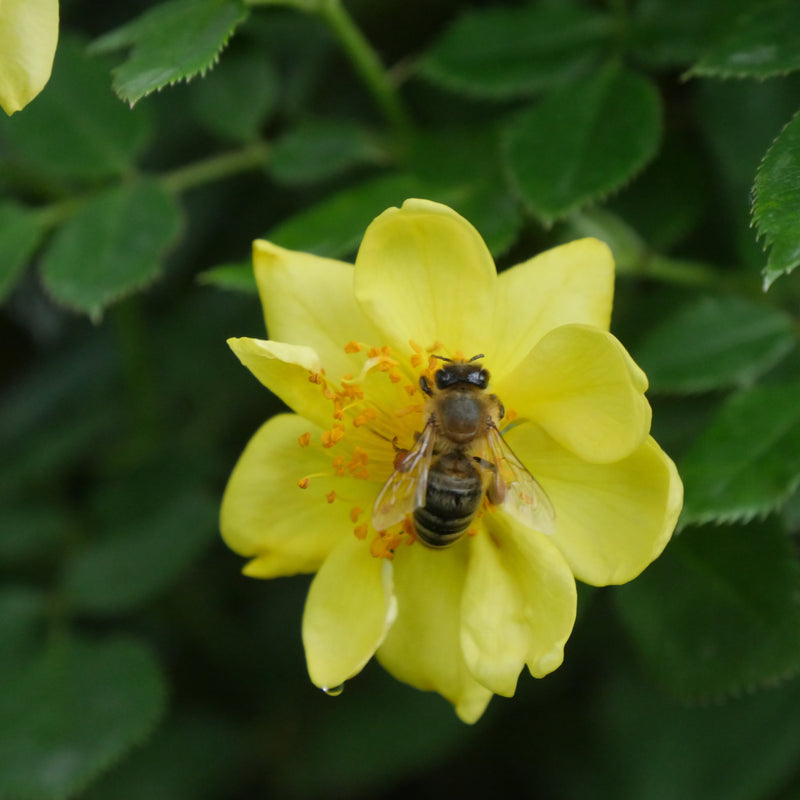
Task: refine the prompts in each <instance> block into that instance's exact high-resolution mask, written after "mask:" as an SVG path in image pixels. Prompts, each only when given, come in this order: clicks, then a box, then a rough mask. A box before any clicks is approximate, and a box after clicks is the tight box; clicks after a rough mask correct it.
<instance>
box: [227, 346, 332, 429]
mask: <svg viewBox="0 0 800 800" xmlns="http://www.w3.org/2000/svg"><path fill="white" fill-rule="evenodd" d="M228 346H229V347H230V348H231V350H233V352H234V353H235V354H236V357H237V358H238V359H239V361H241V362H242V364H244V366H246V367H247V369H249V370H250V372H252V373H253V375H255V376H256V378H258V380H260V381H261V383H263V384H264V386H266V387H267V389H269V390H270V391H271V392H272V393H273V394H275V395H277V396H278V397H280V399H281V400H283V402H284V403H286V405H287V406H289V408H291V409H292V410H293V411H296V412H297V413H298V414H300V416H303V417H306V418H307V419H310V420H312V421H314V422H315V423H316V424H317V425H319V426H320V427H322V428H325V427H328V426H329V425H330V421H331V404H330V401H329V400H326V399H325V397H324V396H323V394H322V390H321V388H320V386H319V385H318V384H316V383H312V382H311V381H309V377H310V374H311V373H319V371H320V370H321V369H322V364H321V363H320V360H319V356H318V355H317V353H316V351H315V350H313V349H312V348H310V347H303V346H301V345H294V344H285V343H283V342H271V341H266V340H263V339H248V338H241V339H228Z"/></svg>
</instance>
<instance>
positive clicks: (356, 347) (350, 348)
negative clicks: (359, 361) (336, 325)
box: [344, 341, 363, 353]
mask: <svg viewBox="0 0 800 800" xmlns="http://www.w3.org/2000/svg"><path fill="white" fill-rule="evenodd" d="M362 348H363V345H361V344H359V343H358V342H355V341H349V342H348V343H347V344H346V345H345V346H344V351H345V353H360V352H361V349H362Z"/></svg>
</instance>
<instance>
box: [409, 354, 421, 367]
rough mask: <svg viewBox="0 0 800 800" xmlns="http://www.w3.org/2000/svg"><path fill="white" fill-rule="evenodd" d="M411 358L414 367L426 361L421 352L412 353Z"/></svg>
mask: <svg viewBox="0 0 800 800" xmlns="http://www.w3.org/2000/svg"><path fill="white" fill-rule="evenodd" d="M410 360H411V366H412V367H418V366H419V365H420V364H422V362H423V361H424V359H423V357H422V356H421V355H420V354H419V353H412V354H411V359H410Z"/></svg>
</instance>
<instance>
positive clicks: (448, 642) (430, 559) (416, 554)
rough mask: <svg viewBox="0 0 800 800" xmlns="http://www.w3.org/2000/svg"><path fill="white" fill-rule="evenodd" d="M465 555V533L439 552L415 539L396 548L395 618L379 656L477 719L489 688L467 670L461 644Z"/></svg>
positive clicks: (467, 719) (469, 718)
mask: <svg viewBox="0 0 800 800" xmlns="http://www.w3.org/2000/svg"><path fill="white" fill-rule="evenodd" d="M466 561H467V542H466V541H465V540H463V539H462V540H461V541H460V542H457V543H456V544H455V545H454V546H453V547H452V548H450V549H449V550H446V551H441V552H434V551H432V550H429V549H427V548H425V547H423V546H422V545H420V544H418V543H416V544H414V545H412V546H411V547H407V546H402V547H400V548H399V549H398V550H397V552H396V553H395V559H394V562H393V564H394V574H395V593H396V595H397V619H396V621H395V623H394V625H393V626H392V629H391V630H390V631H389V634H388V635H387V637H386V641H384V643H383V644H382V645H381V647H380V648H379V650H378V652H377V657H378V660H379V661H380V662H381V664H383V666H384V667H385V668H386V669H387V670H388V671H389V672H390V673H391V674H392V675H394V676H395V677H396V678H397V679H398V680H401V681H404V682H405V683H409V684H411V685H412V686H416V687H417V688H418V689H423V690H427V691H436V692H439V694H441V695H442V696H443V697H445V698H446V699H447V700H449V701H450V702H451V703H452V704H453V705H454V706H455V709H456V713H457V714H458V715H459V717H461V719H462V720H464V721H465V722H475V721H476V720H477V719H478V718H479V717H480V716H481V714H483V712H484V710H485V709H486V706H487V705H488V703H489V700H490V699H491V697H492V693H491V691H490V690H489V689H487V688H486V687H485V686H482V685H481V684H480V683H478V681H476V680H475V678H474V677H473V676H472V675H471V673H470V672H469V669H468V668H467V665H466V663H465V661H464V656H463V654H462V650H461V594H462V591H463V587H464V579H465V575H466Z"/></svg>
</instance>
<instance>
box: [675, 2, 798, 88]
mask: <svg viewBox="0 0 800 800" xmlns="http://www.w3.org/2000/svg"><path fill="white" fill-rule="evenodd" d="M797 69H800V5H798V4H797V3H796V2H795V0H760V2H757V3H752V4H751V5H750V7H749V8H748V9H747V10H746V11H744V12H743V13H741V14H740V15H739V16H738V17H737V18H736V20H735V22H734V23H733V24H732V25H731V26H730V28H729V29H728V30H726V31H725V33H724V34H723V35H721V36H719V37H718V38H716V39H714V40H712V41H711V43H710V45H709V46H707V48H706V51H705V53H704V55H703V56H702V58H701V59H700V60H699V61H698V62H697V63H696V64H695V65H694V66H693V67H692V68H691V69H690V70H689V72H688V75H690V76H704V77H716V78H759V79H764V78H770V77H773V76H775V75H786V74H787V73H789V72H792V71H794V70H797Z"/></svg>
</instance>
